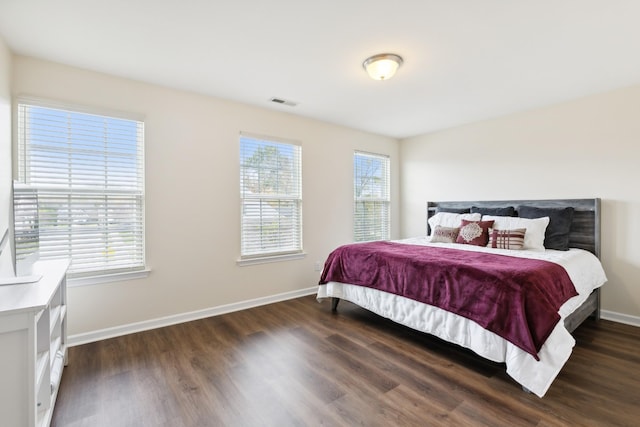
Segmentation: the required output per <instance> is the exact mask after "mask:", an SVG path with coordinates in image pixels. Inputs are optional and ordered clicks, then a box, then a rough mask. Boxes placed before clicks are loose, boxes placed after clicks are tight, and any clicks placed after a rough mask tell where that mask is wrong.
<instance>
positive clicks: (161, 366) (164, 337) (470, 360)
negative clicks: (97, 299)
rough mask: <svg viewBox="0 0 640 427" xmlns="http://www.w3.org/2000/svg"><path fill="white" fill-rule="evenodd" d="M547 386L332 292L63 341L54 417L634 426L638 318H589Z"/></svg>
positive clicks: (161, 422) (638, 408)
mask: <svg viewBox="0 0 640 427" xmlns="http://www.w3.org/2000/svg"><path fill="white" fill-rule="evenodd" d="M574 335H575V337H576V341H577V345H576V347H575V349H574V354H573V355H572V357H571V358H570V359H569V362H568V363H567V364H566V366H565V367H564V369H563V370H562V371H561V373H560V375H559V376H558V378H557V379H556V381H555V382H554V383H553V384H552V386H551V388H550V389H549V391H548V393H547V395H546V396H545V397H544V398H542V399H540V398H538V397H537V396H535V395H533V394H527V393H525V392H523V391H522V390H521V388H520V387H519V386H518V385H517V384H516V383H515V382H514V381H513V380H511V379H510V378H509V377H508V375H507V374H506V372H505V367H504V365H503V364H498V363H493V362H490V361H487V360H484V359H482V358H480V357H478V356H476V355H475V354H474V353H472V352H470V351H468V350H465V349H462V348H460V347H457V346H455V345H451V344H448V343H445V342H444V341H442V340H439V339H437V338H435V337H431V336H428V335H425V334H422V333H419V332H416V331H413V330H411V329H408V328H405V327H402V326H400V325H397V324H395V323H393V322H390V321H389V320H387V319H383V318H381V317H379V316H376V315H374V314H373V313H370V312H368V311H366V310H364V309H362V308H360V307H357V306H355V305H353V304H350V303H348V302H346V301H342V302H341V303H340V305H339V307H338V312H337V313H332V312H331V310H330V304H329V302H328V301H326V302H325V303H323V304H319V303H317V302H316V301H315V297H311V296H310V297H303V298H297V299H295V300H291V301H287V302H282V303H277V304H271V305H267V306H262V307H256V308H253V309H249V310H244V311H240V312H235V313H229V314H225V315H221V316H216V317H211V318H207V319H202V320H198V321H193V322H187V323H183V324H180V325H175V326H170V327H166V328H159V329H155V330H152V331H147V332H141V333H137V334H131V335H127V336H122V337H118V338H112V339H109V340H104V341H100V342H96V343H90V344H85V345H81V346H77V347H72V348H70V349H69V365H68V366H67V367H66V368H65V370H64V375H63V378H62V383H61V386H60V392H59V395H58V402H57V404H56V407H55V410H54V414H53V422H52V425H53V426H56V427H83V426H91V427H103V426H104V427H121V426H136V427H140V426H153V427H165V426H166V427H169V426H171V427H202V426H204V427H207V426H233V427H235V426H240V427H242V426H352V425H363V426H389V425H393V426H423V425H429V426H467V425H468V426H481V425H487V426H492V427H494V426H536V427H561V426H636V425H638V420H640V353H639V352H638V349H639V348H640V328H635V327H632V326H628V325H621V324H616V323H613V322H608V321H604V320H601V321H599V322H595V321H592V320H589V321H587V322H586V323H585V324H583V325H582V326H580V327H579V328H578V329H577V330H576V331H575V333H574Z"/></svg>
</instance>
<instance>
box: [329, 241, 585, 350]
mask: <svg viewBox="0 0 640 427" xmlns="http://www.w3.org/2000/svg"><path fill="white" fill-rule="evenodd" d="M327 282H342V283H351V284H354V285H359V286H366V287H370V288H374V289H378V290H381V291H385V292H389V293H392V294H396V295H401V296H404V297H407V298H411V299H413V300H416V301H420V302H423V303H426V304H429V305H433V306H436V307H439V308H442V309H444V310H447V311H450V312H452V313H456V314H458V315H460V316H464V317H466V318H468V319H471V320H473V321H474V322H476V323H478V324H479V325H481V326H482V327H484V328H485V329H487V330H489V331H491V332H494V333H495V334H497V335H499V336H501V337H502V338H504V339H506V340H508V341H510V342H511V343H513V344H514V345H516V346H518V347H519V348H521V349H522V350H524V351H526V352H527V353H530V354H531V355H532V356H534V357H535V358H536V360H539V358H538V351H540V348H541V347H542V344H544V342H545V340H546V339H547V337H548V336H549V334H550V333H551V332H552V331H553V328H554V327H555V325H556V324H557V323H558V321H559V320H560V315H559V314H558V310H559V309H560V306H561V305H562V304H564V302H565V301H567V300H568V299H569V298H571V297H573V296H575V295H577V293H576V290H575V287H574V286H573V283H572V282H571V279H570V278H569V275H568V274H567V272H566V270H565V269H564V268H563V267H562V266H560V265H558V264H555V263H552V262H548V261H541V260H533V259H526V258H516V257H510V256H505V255H496V254H488V253H480V252H473V251H464V250H456V249H449V248H439V247H431V246H418V245H407V244H402V243H393V242H371V243H356V244H351V245H345V246H341V247H339V248H337V249H336V250H334V251H333V252H332V253H331V254H330V255H329V258H328V259H327V262H326V263H325V266H324V270H323V272H322V276H321V277H320V284H324V283H327Z"/></svg>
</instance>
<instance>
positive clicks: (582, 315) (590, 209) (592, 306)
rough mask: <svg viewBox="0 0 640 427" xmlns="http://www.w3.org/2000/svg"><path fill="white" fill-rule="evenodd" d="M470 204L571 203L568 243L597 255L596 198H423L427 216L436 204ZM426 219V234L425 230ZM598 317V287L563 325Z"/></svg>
mask: <svg viewBox="0 0 640 427" xmlns="http://www.w3.org/2000/svg"><path fill="white" fill-rule="evenodd" d="M472 206H476V207H481V208H503V207H508V206H513V207H514V208H515V209H516V212H517V211H518V208H519V207H520V206H535V207H539V208H566V207H572V208H573V209H574V211H573V222H572V223H571V230H570V232H569V247H570V248H579V249H584V250H587V251H589V252H591V253H592V254H594V255H595V256H596V257H598V258H600V199H557V200H494V201H465V202H427V220H428V219H429V218H431V217H432V216H433V215H435V214H436V211H437V209H438V208H443V209H468V208H471V207H472ZM429 232H430V231H429V223H428V222H427V234H429ZM590 316H591V317H594V318H595V319H596V320H599V319H600V288H597V289H596V290H595V291H593V292H592V293H591V295H590V296H589V298H587V300H586V301H585V302H584V303H583V304H582V305H581V306H580V307H578V308H577V309H576V310H575V311H574V312H573V313H572V314H571V315H569V316H567V318H566V319H565V321H564V325H565V327H566V328H567V330H568V331H569V332H573V331H574V330H575V329H576V328H577V327H578V326H579V325H580V324H581V323H582V322H584V321H585V320H586V319H587V318H588V317H590Z"/></svg>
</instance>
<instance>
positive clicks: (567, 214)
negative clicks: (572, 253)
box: [518, 206, 573, 251]
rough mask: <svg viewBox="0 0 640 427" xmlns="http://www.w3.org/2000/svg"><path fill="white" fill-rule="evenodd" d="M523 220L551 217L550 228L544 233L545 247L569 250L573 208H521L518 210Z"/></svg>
mask: <svg viewBox="0 0 640 427" xmlns="http://www.w3.org/2000/svg"><path fill="white" fill-rule="evenodd" d="M518 212H519V214H520V217H522V218H540V217H545V216H548V217H549V226H548V227H547V229H546V231H545V233H544V247H545V248H546V249H556V250H558V251H568V250H569V231H570V230H571V223H572V222H573V208H572V207H567V208H536V207H533V206H520V207H519V208H518Z"/></svg>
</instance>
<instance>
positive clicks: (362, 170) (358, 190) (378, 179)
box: [353, 151, 390, 242]
mask: <svg viewBox="0 0 640 427" xmlns="http://www.w3.org/2000/svg"><path fill="white" fill-rule="evenodd" d="M389 181H390V179H389V157H388V156H382V155H378V154H369V153H363V152H359V151H356V152H355V154H354V156H353V199H354V200H353V224H354V226H353V240H355V241H356V242H366V241H370V240H388V239H389V229H390V225H389V206H390V190H389Z"/></svg>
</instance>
